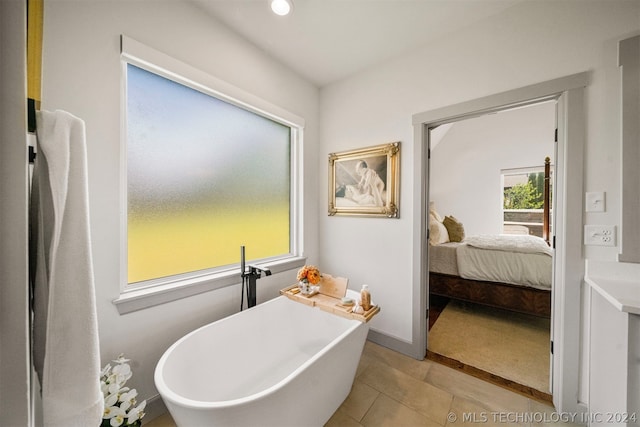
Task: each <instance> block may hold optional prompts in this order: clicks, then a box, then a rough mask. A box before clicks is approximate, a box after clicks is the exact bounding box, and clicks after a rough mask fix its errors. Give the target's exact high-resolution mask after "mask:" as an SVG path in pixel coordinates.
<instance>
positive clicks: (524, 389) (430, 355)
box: [427, 350, 553, 404]
mask: <svg viewBox="0 0 640 427" xmlns="http://www.w3.org/2000/svg"><path fill="white" fill-rule="evenodd" d="M427 359H428V360H431V361H433V362H436V363H440V364H441V365H445V366H448V367H450V368H453V369H456V370H458V371H461V372H464V373H465V374H468V375H471V376H473V377H476V378H480V379H481V380H484V381H486V382H489V383H492V384H495V385H497V386H500V387H502V388H505V389H507V390H510V391H513V392H515V393H518V394H521V395H523V396H526V397H528V398H530V399H533V400H537V401H539V402H543V403H547V404H549V403H551V404H553V398H552V396H551V394H549V393H544V392H542V391H540V390H536V389H535V388H532V387H529V386H526V385H523V384H519V383H517V382H514V381H511V380H508V379H506V378H502V377H500V376H498V375H495V374H492V373H491V372H487V371H483V370H482V369H478V368H476V367H473V366H470V365H467V364H465V363H463V362H460V361H459V360H456V359H452V358H450V357H447V356H443V355H441V354H438V353H434V352H432V351H429V350H427Z"/></svg>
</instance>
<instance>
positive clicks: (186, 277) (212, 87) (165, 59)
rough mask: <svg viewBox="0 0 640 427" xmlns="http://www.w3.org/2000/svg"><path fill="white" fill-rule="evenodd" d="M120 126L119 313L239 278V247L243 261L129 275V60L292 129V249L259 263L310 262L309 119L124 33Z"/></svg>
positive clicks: (276, 267)
mask: <svg viewBox="0 0 640 427" xmlns="http://www.w3.org/2000/svg"><path fill="white" fill-rule="evenodd" d="M120 57H121V75H122V81H121V126H120V153H121V158H120V203H121V209H120V296H119V297H118V298H117V299H116V300H114V304H115V305H116V307H117V308H118V311H119V312H120V314H125V313H129V312H132V311H136V310H140V309H144V308H147V307H151V306H154V305H158V304H162V303H165V302H169V301H174V300H177V299H180V298H185V297H188V296H191V295H195V294H198V293H201V292H207V291H211V290H214V289H219V288H222V287H225V286H231V285H236V284H238V283H240V266H239V261H240V248H238V265H237V266H232V267H230V268H226V269H225V268H218V269H213V270H211V271H209V270H207V271H205V272H194V273H185V274H179V275H175V276H171V277H169V278H166V279H157V280H148V281H145V282H141V283H138V284H135V285H133V284H132V285H129V284H128V283H127V282H128V278H127V270H128V269H127V264H128V258H127V252H128V248H127V226H128V224H127V222H128V217H127V208H126V207H127V126H126V120H127V110H126V109H127V98H126V84H127V82H126V78H125V76H126V68H127V64H132V65H135V66H136V67H139V68H142V69H144V70H147V71H150V72H152V73H154V74H157V75H160V76H162V77H165V78H167V79H169V80H172V81H175V82H178V83H180V84H183V85H185V86H188V87H190V88H192V89H195V90H198V91H200V92H203V93H205V94H207V95H210V96H213V97H215V98H218V99H221V100H223V101H225V102H228V103H230V104H233V105H235V106H238V107H240V108H243V109H245V110H248V111H251V112H253V113H255V114H258V115H260V116H262V117H266V118H268V119H271V120H274V121H276V122H278V123H281V124H283V125H285V126H288V127H290V128H291V172H290V173H291V193H290V194H291V199H290V203H291V207H290V209H291V211H290V253H289V254H288V255H285V256H281V257H276V258H270V259H268V260H265V261H264V262H261V263H260V264H261V265H263V266H265V267H269V268H270V269H271V271H272V272H273V273H278V272H282V271H286V270H291V269H294V268H298V267H300V266H302V265H304V263H305V258H304V257H303V256H302V254H303V229H302V218H303V216H302V215H303V211H302V206H303V203H302V188H303V186H302V177H303V163H302V159H303V153H302V146H303V144H302V141H303V133H304V132H303V131H304V119H303V118H301V117H299V116H296V115H295V114H292V113H290V112H288V111H286V110H284V109H282V108H280V107H278V106H275V105H273V104H271V103H269V102H267V101H265V100H263V99H261V98H259V97H256V96H255V95H252V94H250V93H248V92H245V91H244V90H242V89H240V88H238V87H236V86H233V85H231V84H229V83H227V82H224V81H222V80H220V79H218V78H216V77H213V76H211V75H210V74H207V73H205V72H203V71H201V70H199V69H197V68H194V67H192V66H191V65H189V64H186V63H184V62H182V61H180V60H178V59H175V58H173V57H171V56H169V55H166V54H164V53H162V52H160V51H157V50H155V49H153V48H151V47H149V46H146V45H144V44H142V43H140V42H138V41H136V40H133V39H131V38H129V37H127V36H124V35H123V36H121V56H120Z"/></svg>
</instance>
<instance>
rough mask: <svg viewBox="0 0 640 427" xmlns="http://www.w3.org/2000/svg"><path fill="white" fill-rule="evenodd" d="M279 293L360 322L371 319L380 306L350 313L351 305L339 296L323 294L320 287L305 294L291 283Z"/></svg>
mask: <svg viewBox="0 0 640 427" xmlns="http://www.w3.org/2000/svg"><path fill="white" fill-rule="evenodd" d="M345 292H346V288H345V289H344V291H343V292H342V295H344V294H345ZM280 294H281V295H284V296H286V297H287V298H289V299H292V300H294V301H298V302H300V303H302V304H306V305H308V306H310V307H318V308H320V309H321V310H324V311H328V312H329V313H333V314H337V315H338V316H342V317H346V318H347V319H356V320H359V321H361V322H368V321H369V320H371V318H372V317H373V316H375V315H376V314H377V313H378V312H379V311H380V307H378V306H377V305H376V306H373V307H371V308H370V309H369V310H368V311H365V312H364V313H362V314H357V313H352V312H351V309H352V308H353V305H349V306H346V305H343V304H342V300H341V297H340V298H336V297H334V296H330V295H325V294H323V293H322V287H321V289H320V292H319V293H316V294H313V295H309V296H305V295H302V294H300V292H299V290H298V285H297V284H296V285H291V286H289V287H287V288H284V289H281V290H280Z"/></svg>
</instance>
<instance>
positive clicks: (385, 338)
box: [367, 329, 424, 360]
mask: <svg viewBox="0 0 640 427" xmlns="http://www.w3.org/2000/svg"><path fill="white" fill-rule="evenodd" d="M367 339H368V340H369V341H371V342H374V343H376V344H378V345H381V346H383V347H387V348H389V349H391V350H394V351H397V352H399V353H402V354H404V355H405V356H409V357H413V358H415V359H418V360H423V359H424V354H416V350H415V345H414V344H413V343H410V342H408V341H404V340H401V339H399V338H394V337H391V336H389V335H385V334H383V333H381V332H378V331H374V330H373V329H369V335H368V336H367ZM420 353H422V352H420Z"/></svg>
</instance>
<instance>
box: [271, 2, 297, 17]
mask: <svg viewBox="0 0 640 427" xmlns="http://www.w3.org/2000/svg"><path fill="white" fill-rule="evenodd" d="M271 10H273V13H275V14H276V15H280V16H285V15H288V14H289V13H290V12H291V10H293V0H271Z"/></svg>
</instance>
